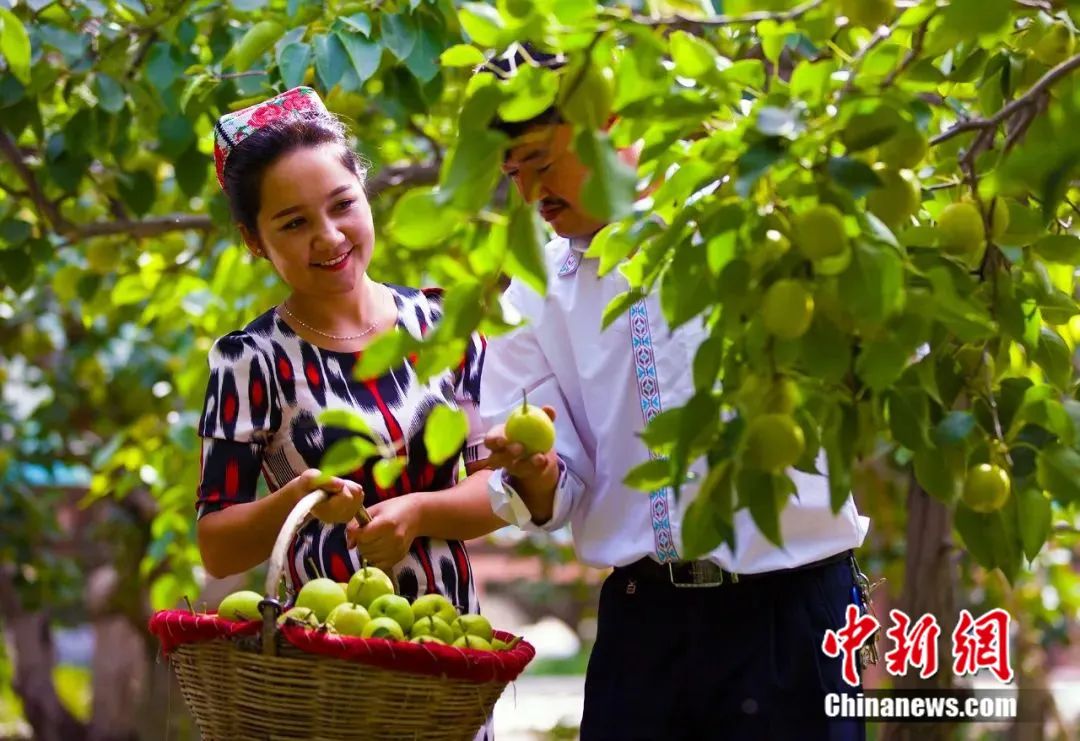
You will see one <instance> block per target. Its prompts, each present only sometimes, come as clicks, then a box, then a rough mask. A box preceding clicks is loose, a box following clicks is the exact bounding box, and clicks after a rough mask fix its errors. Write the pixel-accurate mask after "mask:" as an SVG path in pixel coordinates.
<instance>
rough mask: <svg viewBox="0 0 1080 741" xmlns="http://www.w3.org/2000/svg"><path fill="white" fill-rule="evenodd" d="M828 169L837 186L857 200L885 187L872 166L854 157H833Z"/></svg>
mask: <svg viewBox="0 0 1080 741" xmlns="http://www.w3.org/2000/svg"><path fill="white" fill-rule="evenodd" d="M826 169H827V170H828V172H829V176H830V177H831V178H832V179H833V180H835V181H836V183H837V185H840V186H841V187H843V188H846V189H847V190H849V191H850V192H851V195H852V196H854V197H855V198H861V197H862V196H864V195H866V194H867V193H869V192H870V191H872V190H873V189H874V188H880V187H881V186H882V185H883V183H882V182H881V178H879V177H878V176H877V173H876V172H874V171H873V170H872V169H871V168H870V165H868V164H866V163H865V162H863V161H861V160H857V159H854V158H852V157H832V158H830V159H829V164H828V166H827V168H826Z"/></svg>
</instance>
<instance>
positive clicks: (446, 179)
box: [439, 129, 506, 212]
mask: <svg viewBox="0 0 1080 741" xmlns="http://www.w3.org/2000/svg"><path fill="white" fill-rule="evenodd" d="M505 142H506V136H505V135H504V134H503V133H502V132H499V131H493V130H491V129H481V130H479V131H466V130H464V129H462V130H461V131H459V132H458V139H457V142H455V143H454V146H453V148H452V149H451V150H450V152H449V154H448V155H447V158H446V161H445V163H444V164H443V170H442V174H441V178H440V180H439V182H440V183H441V186H442V194H443V196H444V197H448V198H449V199H450V202H451V203H452V204H453V205H454V206H456V207H458V208H460V209H461V210H463V211H466V212H474V211H479V210H480V209H482V208H484V207H485V206H486V205H487V204H488V203H489V202H490V200H491V194H492V193H493V192H494V191H495V188H496V186H497V185H498V182H499V179H500V178H501V177H502V171H501V170H500V169H499V166H500V165H501V164H502V153H503V145H504V143H505Z"/></svg>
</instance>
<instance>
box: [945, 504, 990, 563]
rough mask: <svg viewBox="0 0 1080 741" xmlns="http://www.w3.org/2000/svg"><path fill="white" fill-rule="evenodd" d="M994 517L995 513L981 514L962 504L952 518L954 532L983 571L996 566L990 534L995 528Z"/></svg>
mask: <svg viewBox="0 0 1080 741" xmlns="http://www.w3.org/2000/svg"><path fill="white" fill-rule="evenodd" d="M996 517H997V515H996V513H995V514H993V515H990V514H982V513H979V512H975V511H974V510H972V509H969V508H968V507H965V506H964V505H963V504H961V505H958V506H957V508H956V514H955V517H954V524H955V525H956V532H957V533H958V534H959V535H960V537H961V539H963V541H964V545H965V546H966V547H967V551H968V553H970V554H971V556H972V557H973V558H974V559H975V561H976V562H977V563H978V564H979V565H980V566H982V567H983V568H985V569H993V568H995V567H996V566H997V556H996V554H995V552H994V536H993V534H992V532H991V529H992V528H993V527H996V526H997V522H996Z"/></svg>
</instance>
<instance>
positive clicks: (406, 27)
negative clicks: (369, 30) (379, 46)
mask: <svg viewBox="0 0 1080 741" xmlns="http://www.w3.org/2000/svg"><path fill="white" fill-rule="evenodd" d="M379 22H380V24H381V25H382V40H383V43H384V44H385V45H386V48H387V49H389V50H390V53H391V54H393V55H394V56H395V57H397V58H398V59H405V58H406V57H408V56H409V54H411V53H412V50H413V46H415V45H416V38H417V36H418V33H417V28H416V21H415V19H414V18H413V17H412V16H411V15H409V14H408V13H387V14H385V15H383V16H382V17H381V19H380V21H379Z"/></svg>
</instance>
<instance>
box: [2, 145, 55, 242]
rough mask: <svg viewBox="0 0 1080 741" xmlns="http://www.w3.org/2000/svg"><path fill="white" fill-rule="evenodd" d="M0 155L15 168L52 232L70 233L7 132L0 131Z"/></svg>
mask: <svg viewBox="0 0 1080 741" xmlns="http://www.w3.org/2000/svg"><path fill="white" fill-rule="evenodd" d="M0 154H3V156H4V159H6V160H7V161H8V162H10V163H11V166H12V167H13V168H15V173H16V174H17V175H18V176H19V179H20V180H22V181H23V184H24V185H26V190H27V193H29V195H30V200H31V201H33V202H34V205H35V206H37V207H38V210H39V211H40V212H41V214H42V215H43V216H44V217H45V219H46V220H47V221H48V222H49V225H50V226H51V228H52V230H53V231H55V232H57V233H59V234H66V233H68V232H70V231H71V229H72V226H71V223H70V222H69V221H68V220H67V219H65V218H64V217H63V215H62V214H61V213H60V209H58V208H57V207H56V204H55V203H53V202H52V201H50V200H49V199H48V198H46V197H45V191H43V190H42V189H41V186H40V185H39V184H38V181H37V178H36V177H35V176H34V173H33V171H32V170H31V169H30V168H29V167H28V166H27V164H26V162H25V161H24V160H23V158H22V153H21V152H20V151H19V147H18V146H17V145H16V144H15V142H14V140H12V138H11V137H10V136H8V134H7V132H2V131H0Z"/></svg>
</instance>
